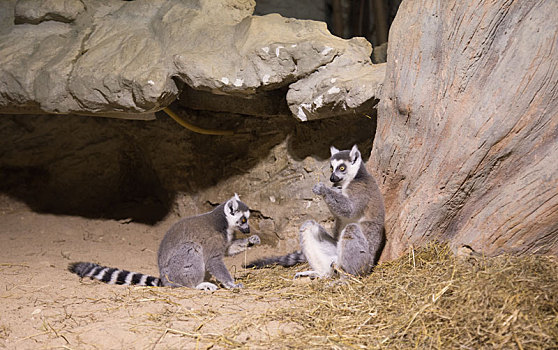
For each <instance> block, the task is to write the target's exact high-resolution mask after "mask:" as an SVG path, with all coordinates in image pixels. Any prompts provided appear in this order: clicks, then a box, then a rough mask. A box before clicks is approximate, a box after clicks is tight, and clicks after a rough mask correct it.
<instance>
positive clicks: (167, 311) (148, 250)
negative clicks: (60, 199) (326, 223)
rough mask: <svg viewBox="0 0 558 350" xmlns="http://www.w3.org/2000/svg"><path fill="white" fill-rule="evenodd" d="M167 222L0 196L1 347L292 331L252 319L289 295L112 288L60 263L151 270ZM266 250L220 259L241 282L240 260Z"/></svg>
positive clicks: (188, 341) (195, 339)
mask: <svg viewBox="0 0 558 350" xmlns="http://www.w3.org/2000/svg"><path fill="white" fill-rule="evenodd" d="M174 220H176V218H174V219H172V220H171V219H167V220H165V221H163V222H160V223H158V224H157V225H155V226H149V225H144V224H138V223H135V222H128V221H126V220H123V221H114V220H101V219H86V218H82V217H75V216H56V215H51V214H39V213H34V212H32V211H30V210H29V209H27V207H25V206H24V205H18V204H14V203H13V202H11V201H7V200H5V199H4V200H0V247H1V252H2V253H1V258H0V309H1V313H0V348H1V347H4V348H8V349H51V348H59V349H60V348H66V349H177V348H180V349H196V348H208V347H213V348H228V347H236V346H239V345H240V346H244V347H250V348H258V346H257V345H254V344H257V343H258V339H261V337H269V336H273V335H277V334H278V332H288V331H289V327H290V326H289V325H288V324H274V323H270V324H264V325H256V324H254V323H253V322H252V320H253V319H254V318H255V317H256V316H257V315H261V314H264V313H266V312H268V311H270V310H272V309H273V308H275V307H277V306H278V305H280V304H281V305H283V306H285V303H288V301H286V300H281V299H280V298H279V297H276V296H274V294H273V293H272V292H271V293H266V292H262V291H258V290H254V289H252V290H251V289H250V288H244V289H242V290H239V291H229V290H219V291H216V292H213V293H211V292H202V291H196V290H190V289H186V288H179V289H169V288H153V287H151V288H148V287H128V286H111V285H106V284H103V283H99V282H96V281H92V280H89V279H87V280H85V279H84V280H81V281H80V279H79V277H77V276H76V275H74V274H72V273H70V272H68V271H67V270H66V268H67V266H68V263H70V262H74V261H93V262H98V263H101V264H104V265H106V266H114V267H120V268H125V269H129V270H133V271H140V272H145V273H150V274H153V275H157V263H156V258H157V253H156V252H157V247H158V244H159V241H160V239H161V238H162V236H163V235H164V233H165V231H166V229H167V228H168V227H169V226H170V225H171V224H172V223H173V221H174ZM270 251H271V250H270V248H269V247H267V248H266V247H265V246H262V247H255V248H251V249H250V250H249V251H248V252H247V253H246V254H244V253H241V254H240V255H239V256H236V257H230V258H227V260H226V263H227V266H229V269H230V271H231V273H233V274H234V276H235V277H236V278H237V279H239V280H240V281H241V282H242V281H243V278H246V276H247V275H249V274H250V272H248V271H246V270H243V269H242V268H241V267H240V266H241V264H242V262H243V260H244V259H246V260H251V259H253V258H255V257H257V256H261V255H265V254H270ZM231 334H232V335H233V336H231Z"/></svg>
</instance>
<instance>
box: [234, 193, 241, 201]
mask: <svg viewBox="0 0 558 350" xmlns="http://www.w3.org/2000/svg"><path fill="white" fill-rule="evenodd" d="M234 199H236V200H237V201H240V197H239V196H238V193H236V192H235V193H234Z"/></svg>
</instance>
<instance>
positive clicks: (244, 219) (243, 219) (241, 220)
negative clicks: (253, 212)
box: [240, 216, 246, 224]
mask: <svg viewBox="0 0 558 350" xmlns="http://www.w3.org/2000/svg"><path fill="white" fill-rule="evenodd" d="M240 222H242V223H243V224H245V223H246V218H245V217H244V216H243V217H242V218H241V219H240Z"/></svg>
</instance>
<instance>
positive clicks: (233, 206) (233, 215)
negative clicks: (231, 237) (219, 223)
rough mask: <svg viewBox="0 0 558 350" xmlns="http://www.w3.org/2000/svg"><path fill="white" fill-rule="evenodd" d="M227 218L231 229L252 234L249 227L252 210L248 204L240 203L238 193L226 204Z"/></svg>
mask: <svg viewBox="0 0 558 350" xmlns="http://www.w3.org/2000/svg"><path fill="white" fill-rule="evenodd" d="M225 216H226V218H227V224H228V227H229V229H233V230H234V229H238V230H239V231H240V232H242V233H250V226H249V225H248V219H249V218H250V210H249V209H248V206H247V205H246V204H244V203H242V202H241V201H240V198H238V195H237V194H236V193H235V195H234V197H232V198H231V199H229V200H228V201H227V203H226V204H225Z"/></svg>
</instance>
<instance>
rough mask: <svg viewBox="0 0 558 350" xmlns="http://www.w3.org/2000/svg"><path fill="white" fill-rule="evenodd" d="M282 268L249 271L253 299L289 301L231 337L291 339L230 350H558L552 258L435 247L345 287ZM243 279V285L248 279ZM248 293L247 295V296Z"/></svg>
mask: <svg viewBox="0 0 558 350" xmlns="http://www.w3.org/2000/svg"><path fill="white" fill-rule="evenodd" d="M304 267H307V266H303V267H302V268H301V267H298V268H297V269H296V270H295V269H284V268H280V267H276V268H272V269H266V270H254V271H245V272H244V273H240V275H241V276H238V277H240V280H241V281H242V282H243V283H244V285H245V288H246V289H245V290H257V291H259V292H261V293H262V294H263V296H262V297H264V298H265V297H275V298H277V297H280V298H282V299H284V300H285V299H288V300H291V302H289V303H286V304H284V305H288V306H287V307H280V308H278V309H276V310H275V311H274V312H268V313H266V314H265V315H260V316H259V317H257V318H256V319H252V320H246V322H244V323H242V324H237V325H235V326H234V327H231V328H229V329H228V330H227V332H228V333H229V334H228V336H227V338H228V339H235V338H237V337H239V335H241V334H243V333H245V332H247V331H248V330H249V329H261V328H262V325H265V324H273V325H280V324H286V325H288V329H289V331H287V332H283V331H281V332H278V333H277V334H276V335H275V336H271V337H270V336H268V337H267V338H266V337H264V339H261V337H260V339H257V340H254V338H252V340H251V341H250V340H247V341H242V342H240V343H235V344H234V345H233V344H230V343H229V344H224V343H221V345H224V346H226V347H250V348H273V349H279V348H301V349H302V348H304V349H318V348H339V349H351V348H354V349H361V348H435V349H454V348H463V349H482V348H490V349H492V348H508V349H514V348H516V349H536V348H544V349H550V348H555V349H556V348H558V261H557V259H556V258H555V257H548V256H521V257H517V256H507V255H504V256H499V257H495V258H483V257H468V258H456V257H454V256H453V254H452V253H451V252H450V250H449V248H448V247H447V246H445V245H440V244H431V245H429V246H427V247H425V248H422V249H419V250H413V251H411V252H410V253H409V255H408V256H405V257H402V258H400V259H398V260H396V261H393V262H389V263H384V264H381V265H379V266H377V268H376V269H375V271H374V272H373V274H372V275H370V276H368V277H365V278H358V279H357V278H349V279H346V282H347V283H339V282H335V281H332V280H316V281H312V282H310V283H303V284H301V283H300V282H298V283H297V282H293V280H292V276H293V275H294V273H295V271H300V270H302V269H304ZM242 275H243V276H242ZM241 293H242V292H241Z"/></svg>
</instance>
